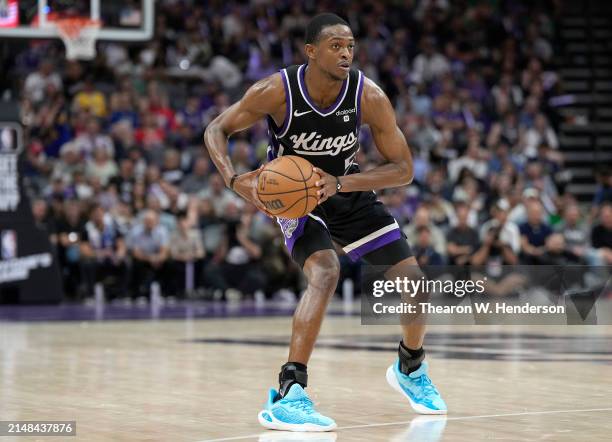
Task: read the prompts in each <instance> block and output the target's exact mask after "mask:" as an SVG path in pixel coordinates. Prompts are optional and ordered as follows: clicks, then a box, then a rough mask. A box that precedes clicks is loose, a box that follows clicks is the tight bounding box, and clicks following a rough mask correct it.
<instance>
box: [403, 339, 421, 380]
mask: <svg viewBox="0 0 612 442" xmlns="http://www.w3.org/2000/svg"><path fill="white" fill-rule="evenodd" d="M397 353H398V355H399V360H400V371H401V372H402V373H404V374H410V373H412V372H413V371H416V370H418V368H419V367H420V366H421V362H423V360H424V359H425V350H423V347H421V348H419V349H418V350H411V349H409V348H408V347H406V346H405V345H404V343H403V342H400V344H399V347H398V349H397Z"/></svg>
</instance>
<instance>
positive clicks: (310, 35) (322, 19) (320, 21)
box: [305, 12, 349, 44]
mask: <svg viewBox="0 0 612 442" xmlns="http://www.w3.org/2000/svg"><path fill="white" fill-rule="evenodd" d="M334 25H344V26H348V25H349V24H348V23H347V22H346V21H345V20H344V19H342V18H341V17H339V16H337V15H336V14H331V13H329V12H326V13H323V14H319V15H316V16H314V17H313V18H312V19H311V20H310V21H309V22H308V25H306V36H305V41H306V44H314V43H316V42H317V40H318V39H319V36H320V34H321V31H322V30H323V28H326V27H327V26H334Z"/></svg>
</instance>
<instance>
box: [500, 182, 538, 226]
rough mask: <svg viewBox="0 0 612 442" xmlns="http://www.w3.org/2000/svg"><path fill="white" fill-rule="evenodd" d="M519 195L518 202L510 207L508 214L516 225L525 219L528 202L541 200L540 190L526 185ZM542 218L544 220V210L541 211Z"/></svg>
mask: <svg viewBox="0 0 612 442" xmlns="http://www.w3.org/2000/svg"><path fill="white" fill-rule="evenodd" d="M520 195H521V198H520V199H519V200H518V204H516V205H515V206H514V207H512V209H511V210H510V214H509V215H508V217H509V219H510V220H511V221H512V222H514V223H515V224H517V225H520V224H523V223H525V222H526V221H527V206H528V205H529V203H531V202H538V203H541V202H542V201H541V199H540V192H539V191H538V189H535V188H533V187H527V188H526V189H525V190H523V193H522V194H520ZM542 220H546V212H544V211H543V212H542Z"/></svg>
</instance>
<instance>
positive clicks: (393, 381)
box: [386, 365, 447, 414]
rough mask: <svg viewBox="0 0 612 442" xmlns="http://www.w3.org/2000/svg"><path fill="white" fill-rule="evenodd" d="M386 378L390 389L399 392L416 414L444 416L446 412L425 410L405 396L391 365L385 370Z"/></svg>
mask: <svg viewBox="0 0 612 442" xmlns="http://www.w3.org/2000/svg"><path fill="white" fill-rule="evenodd" d="M386 377H387V383H388V384H389V385H390V386H391V388H393V389H394V390H396V391H398V392H400V393H401V394H402V395H403V396H404V397H405V398H406V399H408V402H410V406H411V407H412V409H413V410H414V411H416V412H417V413H419V414H446V412H447V411H446V410H432V409H431V408H427V407H426V406H424V405H421V404H418V403H416V402H414V401H413V400H412V398H411V397H410V396H408V394H406V392H405V391H404V389H403V388H402V387H401V386H400V384H399V381H398V380H397V376H396V375H395V371H394V369H393V365H391V366H390V367H389V368H387V376H386Z"/></svg>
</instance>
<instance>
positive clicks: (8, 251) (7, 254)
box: [0, 230, 17, 259]
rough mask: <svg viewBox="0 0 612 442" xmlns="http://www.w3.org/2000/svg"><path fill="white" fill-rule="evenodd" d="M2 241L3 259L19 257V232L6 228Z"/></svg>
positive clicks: (1, 237)
mask: <svg viewBox="0 0 612 442" xmlns="http://www.w3.org/2000/svg"><path fill="white" fill-rule="evenodd" d="M0 241H1V243H2V256H1V258H2V259H14V258H17V233H16V232H15V231H14V230H4V231H3V232H2V234H1V235H0Z"/></svg>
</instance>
